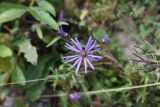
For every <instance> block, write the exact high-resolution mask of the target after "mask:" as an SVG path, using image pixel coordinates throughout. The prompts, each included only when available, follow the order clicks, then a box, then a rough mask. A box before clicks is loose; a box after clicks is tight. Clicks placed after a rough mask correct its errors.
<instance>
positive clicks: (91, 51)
mask: <svg viewBox="0 0 160 107" xmlns="http://www.w3.org/2000/svg"><path fill="white" fill-rule="evenodd" d="M99 50H101V48H97V49H95V50H90V51H88V53H93V52H97V51H99Z"/></svg>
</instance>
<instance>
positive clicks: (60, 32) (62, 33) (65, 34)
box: [58, 26, 67, 36]
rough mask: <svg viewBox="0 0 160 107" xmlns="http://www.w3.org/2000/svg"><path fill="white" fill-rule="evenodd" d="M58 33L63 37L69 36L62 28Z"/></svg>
mask: <svg viewBox="0 0 160 107" xmlns="http://www.w3.org/2000/svg"><path fill="white" fill-rule="evenodd" d="M58 33H59V34H60V35H62V36H67V33H66V32H65V31H64V30H63V28H62V26H60V27H59V30H58Z"/></svg>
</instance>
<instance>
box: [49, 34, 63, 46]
mask: <svg viewBox="0 0 160 107" xmlns="http://www.w3.org/2000/svg"><path fill="white" fill-rule="evenodd" d="M60 39H61V37H60V36H57V37H55V38H54V39H53V40H52V41H51V42H50V43H49V44H48V45H47V46H46V47H50V46H51V45H53V44H54V43H56V42H57V41H58V40H60Z"/></svg>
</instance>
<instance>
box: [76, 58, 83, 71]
mask: <svg viewBox="0 0 160 107" xmlns="http://www.w3.org/2000/svg"><path fill="white" fill-rule="evenodd" d="M81 62H82V58H80V60H79V62H78V65H77V68H76V70H75V73H76V74H77V73H78V71H79V68H80V65H81Z"/></svg>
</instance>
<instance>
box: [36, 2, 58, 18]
mask: <svg viewBox="0 0 160 107" xmlns="http://www.w3.org/2000/svg"><path fill="white" fill-rule="evenodd" d="M37 2H38V5H39V7H41V8H42V9H43V10H45V11H48V12H49V13H51V14H52V15H53V16H55V15H56V11H55V9H54V7H53V6H52V4H50V3H49V2H47V1H45V0H38V1H37Z"/></svg>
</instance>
